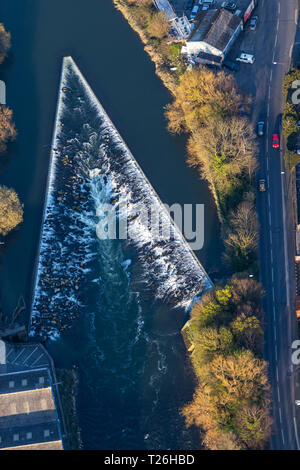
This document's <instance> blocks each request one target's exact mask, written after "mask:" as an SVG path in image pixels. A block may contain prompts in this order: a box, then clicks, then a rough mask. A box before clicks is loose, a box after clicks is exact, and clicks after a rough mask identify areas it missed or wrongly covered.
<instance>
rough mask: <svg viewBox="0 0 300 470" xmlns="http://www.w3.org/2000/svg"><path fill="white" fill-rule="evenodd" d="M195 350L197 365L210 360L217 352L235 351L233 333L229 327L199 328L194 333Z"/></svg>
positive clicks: (225, 353) (226, 353)
mask: <svg viewBox="0 0 300 470" xmlns="http://www.w3.org/2000/svg"><path fill="white" fill-rule="evenodd" d="M193 340H194V343H195V350H194V353H193V356H192V359H193V363H194V365H195V366H200V367H201V366H202V365H203V364H207V363H208V362H210V361H211V360H212V359H213V358H214V356H216V355H217V354H224V355H228V354H230V353H232V352H233V335H232V333H231V331H230V330H229V329H228V328H225V327H221V328H220V329H218V328H214V327H207V328H201V329H198V330H197V331H196V332H195V333H194V335H193Z"/></svg>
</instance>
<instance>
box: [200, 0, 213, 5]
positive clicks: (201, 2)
mask: <svg viewBox="0 0 300 470" xmlns="http://www.w3.org/2000/svg"><path fill="white" fill-rule="evenodd" d="M204 3H208V4H209V5H214V3H215V0H199V5H203V4H204Z"/></svg>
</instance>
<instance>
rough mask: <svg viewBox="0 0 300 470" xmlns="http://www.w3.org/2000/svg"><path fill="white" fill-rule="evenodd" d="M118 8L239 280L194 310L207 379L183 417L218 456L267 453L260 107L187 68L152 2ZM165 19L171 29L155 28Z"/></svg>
mask: <svg viewBox="0 0 300 470" xmlns="http://www.w3.org/2000/svg"><path fill="white" fill-rule="evenodd" d="M113 1H114V4H115V5H116V7H117V8H118V9H119V10H121V12H122V13H123V14H124V16H125V17H126V18H127V20H128V22H129V23H130V25H131V26H132V27H133V28H134V29H135V30H136V31H137V32H138V34H139V36H140V37H141V39H142V41H143V42H144V44H145V50H146V52H148V53H149V54H150V56H151V58H152V60H153V61H154V62H155V64H156V73H157V74H158V76H159V77H160V78H161V79H162V80H163V82H164V84H165V85H166V86H167V87H168V88H169V89H170V91H171V92H172V95H173V102H172V103H171V104H169V105H168V106H167V110H166V117H167V119H168V129H169V131H170V132H172V133H184V134H185V135H187V139H188V142H187V151H188V159H187V163H188V164H189V165H191V166H193V167H196V168H197V169H198V170H199V173H200V174H201V176H202V177H203V178H205V179H206V180H207V181H208V183H209V186H210V189H211V191H212V194H213V196H214V199H215V202H216V206H217V210H218V215H219V219H220V222H221V227H222V238H223V240H224V246H225V253H224V261H225V262H226V263H228V265H229V266H230V267H231V270H232V273H235V274H234V275H233V276H232V278H231V279H229V280H228V281H227V283H226V285H223V286H217V287H216V289H215V291H214V292H208V293H206V294H205V295H204V296H203V297H202V299H201V300H200V302H198V303H196V304H195V305H194V307H193V309H192V311H191V319H190V321H189V322H188V323H187V324H186V326H185V327H184V329H183V337H184V339H185V342H186V344H187V346H188V347H189V346H190V347H189V350H190V351H191V361H192V364H193V368H194V371H195V373H196V377H197V386H196V391H195V394H194V397H193V400H192V402H191V403H189V404H187V405H186V406H185V407H184V409H183V410H182V413H183V416H184V417H185V420H186V424H187V426H191V425H195V426H197V427H199V429H200V433H201V436H202V441H203V444H204V445H205V446H206V447H207V448H209V449H228V450H229V449H235V450H237V449H262V448H265V447H266V446H267V443H268V440H269V436H270V432H271V426H272V419H271V417H270V387H269V384H268V376H267V363H266V362H265V361H264V360H263V359H262V337H263V329H262V325H263V312H262V309H261V300H262V296H263V290H262V288H261V286H260V284H259V283H258V282H257V281H255V280H254V279H250V278H249V275H251V276H253V274H255V275H257V276H258V261H257V244H258V229H259V227H258V220H257V214H256V210H255V178H254V177H255V172H256V169H257V160H256V153H257V143H256V138H255V135H254V132H253V129H252V127H251V125H250V122H249V120H248V118H247V116H246V111H247V108H248V106H249V104H250V99H249V98H247V97H245V96H243V95H242V93H241V92H240V91H239V90H238V87H237V85H236V83H235V81H234V80H233V78H232V76H231V75H230V74H225V73H224V72H223V71H219V72H213V71H211V70H209V69H207V68H206V67H202V66H199V67H197V68H192V69H190V67H187V64H186V62H185V60H184V58H183V56H182V55H181V54H180V50H181V47H182V43H181V42H180V41H175V42H174V41H172V40H171V39H170V38H169V37H168V28H167V26H166V17H165V16H164V15H163V14H160V13H159V12H157V11H156V10H155V8H154V6H153V3H152V1H151V0H113ZM158 15H160V16H158ZM159 19H160V21H161V28H157V27H155V28H153V22H154V21H155V23H156V24H157V23H158V22H159ZM173 67H176V71H174V72H172V73H171V70H170V69H171V68H173Z"/></svg>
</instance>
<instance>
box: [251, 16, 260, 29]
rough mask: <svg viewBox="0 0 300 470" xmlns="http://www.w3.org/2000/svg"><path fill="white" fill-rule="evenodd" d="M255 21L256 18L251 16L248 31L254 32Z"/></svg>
mask: <svg viewBox="0 0 300 470" xmlns="http://www.w3.org/2000/svg"><path fill="white" fill-rule="evenodd" d="M257 21H258V16H252V18H251V20H250V24H249V29H251V31H255V30H256V26H257Z"/></svg>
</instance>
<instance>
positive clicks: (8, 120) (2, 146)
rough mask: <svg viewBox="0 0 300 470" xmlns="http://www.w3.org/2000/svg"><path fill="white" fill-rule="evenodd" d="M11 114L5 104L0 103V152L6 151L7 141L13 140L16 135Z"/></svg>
mask: <svg viewBox="0 0 300 470" xmlns="http://www.w3.org/2000/svg"><path fill="white" fill-rule="evenodd" d="M12 114H13V113H12V110H11V109H9V108H8V107H7V106H3V105H0V153H3V152H5V151H6V147H7V143H8V142H9V141H13V140H15V138H16V135H17V132H16V129H15V124H14V122H13V119H12Z"/></svg>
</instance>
